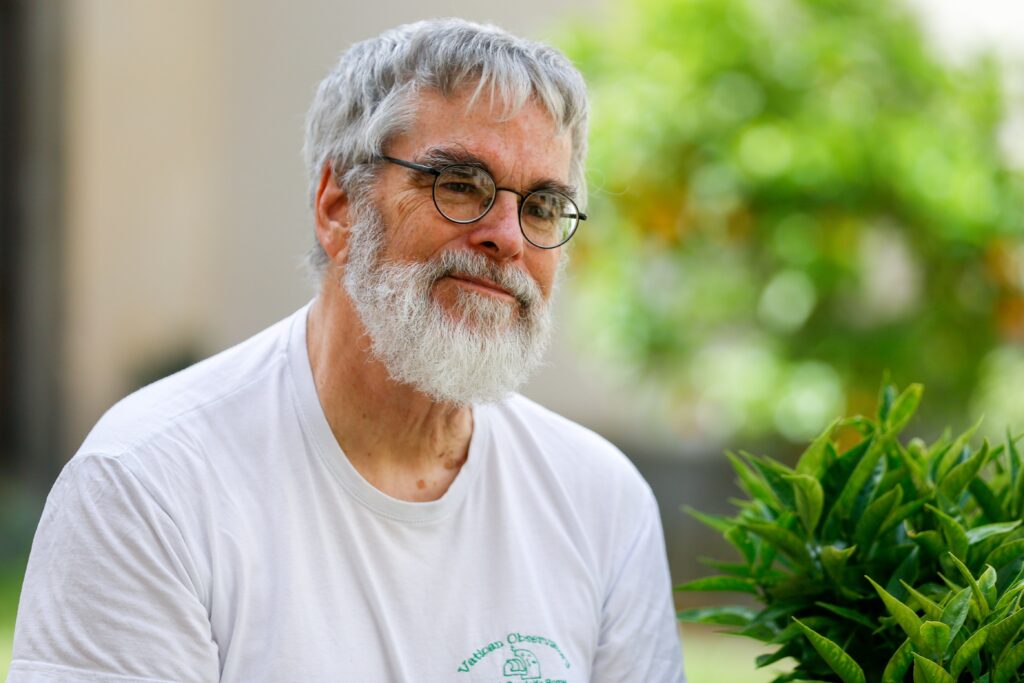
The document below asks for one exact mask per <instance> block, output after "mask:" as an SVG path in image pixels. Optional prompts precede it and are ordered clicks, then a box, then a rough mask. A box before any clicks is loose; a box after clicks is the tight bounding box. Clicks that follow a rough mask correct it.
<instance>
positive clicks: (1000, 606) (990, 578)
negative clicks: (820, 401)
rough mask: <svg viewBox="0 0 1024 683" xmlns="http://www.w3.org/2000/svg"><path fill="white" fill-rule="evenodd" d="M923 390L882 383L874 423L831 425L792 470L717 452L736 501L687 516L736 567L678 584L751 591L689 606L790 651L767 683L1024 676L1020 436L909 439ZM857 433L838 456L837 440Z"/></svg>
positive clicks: (985, 680)
mask: <svg viewBox="0 0 1024 683" xmlns="http://www.w3.org/2000/svg"><path fill="white" fill-rule="evenodd" d="M921 392H922V389H921V386H920V385H912V386H910V387H909V388H908V389H906V390H905V391H904V392H902V393H900V394H897V391H896V389H895V388H894V387H892V386H887V387H885V388H884V389H883V391H882V395H881V399H880V405H879V408H878V413H877V417H876V418H875V419H869V418H864V417H854V418H849V419H846V420H841V421H836V422H835V423H833V425H831V426H830V427H829V428H828V429H826V430H825V431H824V432H823V433H822V434H821V435H820V436H819V437H818V438H817V439H815V440H814V441H813V442H812V443H811V444H810V446H809V447H808V448H807V449H806V451H804V453H803V455H801V456H800V458H799V460H798V461H797V463H796V465H795V466H794V467H789V466H787V465H785V464H783V463H781V462H779V461H777V460H774V459H772V458H769V457H764V456H756V455H752V454H749V453H740V454H738V455H735V454H729V459H730V460H731V462H732V464H733V467H734V468H735V470H736V473H737V474H738V476H739V483H740V486H741V487H742V489H743V490H744V491H745V492H746V494H747V495H748V496H749V499H746V500H740V501H736V504H737V506H738V507H739V511H738V513H737V514H736V515H735V516H733V517H731V518H727V517H722V516H714V515H707V514H703V513H701V512H698V511H695V510H690V513H691V514H693V515H694V516H695V517H697V519H699V520H701V521H702V522H705V523H707V524H709V525H710V526H712V527H714V528H715V529H717V530H718V531H720V532H721V533H722V534H723V536H724V537H725V538H726V540H728V541H729V542H730V543H731V544H732V545H733V546H735V548H736V550H737V551H738V552H739V556H740V561H738V562H721V561H712V560H709V561H707V562H708V564H710V565H711V566H713V567H715V568H717V569H718V570H719V571H720V572H721V573H720V574H719V575H717V576H711V577H706V578H702V579H697V580H696V581H692V582H690V583H687V584H684V585H682V586H680V587H679V588H678V590H684V591H732V592H742V593H749V594H751V595H753V596H754V597H755V598H756V599H757V600H758V601H760V602H761V603H762V604H763V608H762V609H760V610H755V609H750V608H745V607H737V606H729V607H711V608H703V609H690V610H685V611H683V612H681V613H680V615H679V617H680V619H682V620H684V621H691V622H700V623H711V624H724V625H727V626H732V627H734V628H735V629H736V631H735V632H736V633H739V634H742V635H745V636H750V637H753V638H757V639H759V640H762V641H764V642H766V643H771V644H773V645H777V646H778V647H777V648H776V649H775V651H774V652H773V653H771V654H768V655H764V656H762V657H760V658H759V660H758V664H759V666H764V665H768V664H771V663H774V662H777V661H779V660H781V659H783V658H786V657H791V658H793V659H794V660H796V667H795V669H794V670H793V671H792V672H791V673H788V674H783V675H780V676H778V677H777V678H776V679H775V683H783V682H784V681H812V680H814V681H843V683H864V682H865V681H882V682H883V683H897V682H900V681H907V680H910V679H909V676H910V675H911V672H912V676H913V681H914V682H915V683H922V682H924V683H933V682H934V683H954V682H956V681H960V680H970V681H975V682H980V683H1009V682H1011V681H1022V680H1024V676H1022V675H1021V673H1019V671H1018V670H1019V669H1020V668H1021V665H1022V664H1024V633H1022V626H1024V609H1022V608H1021V607H1022V606H1021V601H1022V599H1024V527H1022V526H1021V516H1022V514H1024V459H1022V457H1021V453H1020V451H1019V450H1018V448H1017V441H1018V440H1019V437H1016V438H1015V437H1012V436H1011V435H1009V434H1007V438H1006V443H1005V444H1002V445H999V446H996V447H992V446H991V445H990V444H989V443H988V441H987V440H986V441H984V442H983V443H982V445H981V447H980V448H975V447H974V446H972V443H971V438H972V435H973V434H974V433H975V431H976V430H977V429H978V425H975V426H973V427H972V428H971V429H969V430H967V431H966V432H964V433H963V434H960V435H959V436H956V437H953V436H952V435H951V433H950V432H949V430H947V432H946V433H945V434H944V435H943V436H942V437H940V438H939V439H938V440H937V441H936V442H935V443H932V444H930V445H929V444H925V443H924V442H922V441H921V440H920V439H916V438H915V439H910V440H909V441H907V442H906V443H904V441H903V440H902V439H901V432H902V430H903V429H904V428H905V426H906V425H907V423H908V422H909V420H910V419H911V417H912V416H913V414H914V413H915V411H916V410H917V408H918V404H919V402H920V398H921ZM850 432H852V433H853V434H854V435H856V443H854V444H853V445H852V446H851V447H849V448H846V449H845V450H841V448H840V440H839V439H838V438H837V437H838V436H840V435H845V434H848V433H850Z"/></svg>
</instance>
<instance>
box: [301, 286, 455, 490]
mask: <svg viewBox="0 0 1024 683" xmlns="http://www.w3.org/2000/svg"><path fill="white" fill-rule="evenodd" d="M306 349H307V352H308V353H309V361H310V366H311V367H312V370H313V381H314V383H315V384H316V390H317V395H318V396H319V398H320V405H321V407H322V409H323V411H324V415H325V416H326V418H327V423H328V424H329V425H330V427H331V431H332V432H333V434H334V438H335V439H336V440H337V441H338V444H339V446H341V450H342V451H343V452H344V454H345V456H346V457H347V458H348V459H349V461H350V462H351V463H352V465H353V466H354V467H355V468H356V470H357V471H358V472H359V473H360V474H361V475H362V476H363V478H364V479H366V480H367V481H368V482H370V484H372V485H373V486H375V487H376V488H378V489H380V490H381V491H383V492H384V493H387V494H388V495H390V496H392V497H394V498H398V499H400V500H409V501H427V500H436V499H437V498H440V497H441V496H442V495H444V493H445V491H447V490H448V487H449V486H450V485H451V483H452V482H453V481H454V480H455V477H456V475H458V473H459V470H460V469H461V467H462V465H463V463H465V461H466V458H467V456H468V451H469V440H470V436H471V435H472V432H473V415H472V411H471V410H470V409H469V408H468V407H466V406H453V405H450V404H445V403H438V402H437V401H435V400H433V399H431V398H430V397H429V396H427V395H426V394H424V393H423V392H421V391H418V390H417V389H415V388H413V387H411V386H408V385H405V384H399V383H397V382H395V381H394V380H392V379H391V377H390V376H389V374H388V372H387V369H386V368H385V367H384V366H383V365H382V364H381V363H380V362H379V361H378V360H377V359H376V358H375V357H374V356H373V354H372V352H371V349H370V341H369V338H368V336H367V335H366V333H365V329H364V328H363V325H362V322H361V321H360V319H359V315H358V314H357V313H356V311H355V309H354V307H353V306H352V303H351V301H350V299H349V298H348V295H347V293H346V292H345V291H344V290H343V288H342V287H341V286H339V285H338V283H337V279H336V278H332V277H331V276H330V275H328V276H327V277H326V278H325V281H324V284H323V286H322V287H321V291H320V295H319V296H318V297H317V299H316V301H315V302H314V303H313V306H312V308H311V309H310V311H309V318H308V321H307V327H306Z"/></svg>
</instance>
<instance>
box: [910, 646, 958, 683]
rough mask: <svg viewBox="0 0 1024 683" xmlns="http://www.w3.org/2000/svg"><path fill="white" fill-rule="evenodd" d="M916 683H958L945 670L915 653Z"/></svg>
mask: <svg viewBox="0 0 1024 683" xmlns="http://www.w3.org/2000/svg"><path fill="white" fill-rule="evenodd" d="M914 683H956V680H955V679H954V678H953V677H952V676H950V675H949V672H947V671H946V670H945V669H943V668H942V667H941V666H939V665H938V664H936V663H935V662H933V661H932V660H930V659H925V658H924V657H922V656H921V655H919V654H917V653H916V652H915V653H914Z"/></svg>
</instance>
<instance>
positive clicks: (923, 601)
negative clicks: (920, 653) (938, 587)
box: [901, 582, 971, 620]
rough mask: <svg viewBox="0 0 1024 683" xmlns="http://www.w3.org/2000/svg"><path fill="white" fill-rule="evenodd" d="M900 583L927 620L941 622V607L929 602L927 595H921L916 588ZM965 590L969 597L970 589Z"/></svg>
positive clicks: (931, 601)
mask: <svg viewBox="0 0 1024 683" xmlns="http://www.w3.org/2000/svg"><path fill="white" fill-rule="evenodd" d="M901 583H902V584H903V587H904V588H905V589H906V590H907V593H909V594H910V596H911V597H912V598H914V600H916V601H917V604H919V605H920V606H921V609H922V610H924V613H925V615H926V616H927V617H928V618H929V619H932V620H943V619H942V611H943V610H942V607H940V606H939V605H938V604H937V603H935V602H934V601H933V600H931V599H930V598H929V597H928V596H927V595H924V594H923V593H921V592H919V591H918V590H917V589H916V588H914V587H913V586H911V585H910V584H908V583H906V582H901ZM966 590H967V593H968V595H970V592H971V591H970V589H966ZM968 602H969V601H968Z"/></svg>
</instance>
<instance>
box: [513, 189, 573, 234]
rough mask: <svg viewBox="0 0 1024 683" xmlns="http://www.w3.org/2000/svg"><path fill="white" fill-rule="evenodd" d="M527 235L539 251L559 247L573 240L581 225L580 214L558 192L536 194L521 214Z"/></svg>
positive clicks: (526, 201)
mask: <svg viewBox="0 0 1024 683" xmlns="http://www.w3.org/2000/svg"><path fill="white" fill-rule="evenodd" d="M519 222H520V223H521V224H522V226H523V234H525V235H526V238H527V239H528V240H530V241H531V242H532V243H534V244H535V245H537V246H538V247H557V246H558V245H559V244H562V243H563V242H565V241H566V240H567V239H569V238H570V237H572V234H573V232H575V231H576V226H577V225H579V222H580V219H579V210H578V209H577V208H576V205H575V204H574V203H573V202H572V200H571V199H569V198H568V197H566V196H565V195H564V194H558V193H557V192H534V193H533V194H531V195H529V196H528V197H527V198H526V200H525V201H524V202H523V206H522V209H520V213H519Z"/></svg>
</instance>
